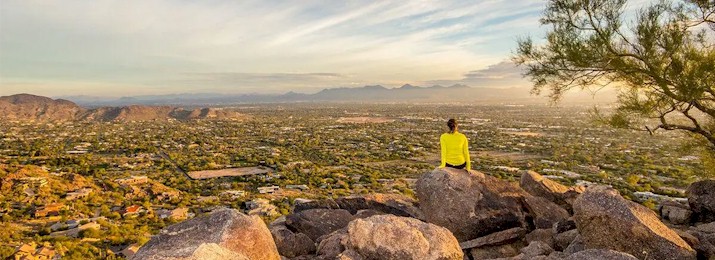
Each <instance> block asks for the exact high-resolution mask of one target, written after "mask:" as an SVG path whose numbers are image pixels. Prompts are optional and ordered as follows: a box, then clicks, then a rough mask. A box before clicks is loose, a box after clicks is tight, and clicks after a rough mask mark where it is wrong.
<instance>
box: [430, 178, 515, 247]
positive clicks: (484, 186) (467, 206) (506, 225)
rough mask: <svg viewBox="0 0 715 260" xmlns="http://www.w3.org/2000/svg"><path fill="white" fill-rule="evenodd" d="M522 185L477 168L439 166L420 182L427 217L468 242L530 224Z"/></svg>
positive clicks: (459, 238) (431, 221)
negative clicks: (527, 219)
mask: <svg viewBox="0 0 715 260" xmlns="http://www.w3.org/2000/svg"><path fill="white" fill-rule="evenodd" d="M525 195H528V194H526V192H524V191H523V190H522V189H520V188H519V187H517V186H515V185H513V184H511V183H508V182H506V181H503V180H499V179H496V178H494V177H491V176H486V175H484V174H483V173H481V172H477V171H466V170H459V169H452V168H437V169H435V170H434V171H432V172H428V173H426V174H424V175H423V176H422V177H421V178H420V179H419V180H418V181H417V197H418V199H419V201H420V204H419V207H420V209H421V210H422V212H423V213H424V216H425V220H426V221H427V222H429V223H434V224H437V225H439V226H442V227H445V228H447V229H449V230H450V231H452V233H453V234H454V236H455V237H457V239H458V240H459V241H466V240H470V239H474V238H478V237H481V236H484V235H488V234H491V233H494V232H497V231H501V230H506V229H510V228H514V227H526V226H528V224H527V222H526V211H525V209H524V208H525V207H524V202H523V200H524V196H525Z"/></svg>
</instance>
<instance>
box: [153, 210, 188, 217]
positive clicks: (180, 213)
mask: <svg viewBox="0 0 715 260" xmlns="http://www.w3.org/2000/svg"><path fill="white" fill-rule="evenodd" d="M156 215H157V216H158V217H159V218H161V219H165V218H173V219H174V220H184V219H186V218H188V215H189V209H188V208H176V209H173V210H168V209H160V210H157V211H156Z"/></svg>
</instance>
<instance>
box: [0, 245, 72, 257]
mask: <svg viewBox="0 0 715 260" xmlns="http://www.w3.org/2000/svg"><path fill="white" fill-rule="evenodd" d="M8 259H15V260H21V259H22V260H25V259H32V260H55V259H60V255H58V254H57V253H56V252H55V250H54V249H53V248H51V247H47V246H43V247H40V248H37V246H36V245H35V243H30V244H22V245H21V246H19V247H17V249H16V250H15V254H13V256H12V258H8Z"/></svg>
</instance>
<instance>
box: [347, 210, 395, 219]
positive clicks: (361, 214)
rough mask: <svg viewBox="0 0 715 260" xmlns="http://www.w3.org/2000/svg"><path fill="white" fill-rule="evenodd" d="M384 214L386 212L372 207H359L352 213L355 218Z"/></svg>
mask: <svg viewBox="0 0 715 260" xmlns="http://www.w3.org/2000/svg"><path fill="white" fill-rule="evenodd" d="M384 214H387V213H385V212H382V211H377V210H373V209H361V210H358V211H357V213H355V215H353V216H354V217H355V218H367V217H372V216H375V215H384Z"/></svg>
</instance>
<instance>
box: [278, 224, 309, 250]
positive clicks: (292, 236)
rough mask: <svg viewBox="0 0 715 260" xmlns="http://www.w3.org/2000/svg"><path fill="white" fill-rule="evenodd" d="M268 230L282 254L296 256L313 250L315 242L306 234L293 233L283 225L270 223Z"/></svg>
mask: <svg viewBox="0 0 715 260" xmlns="http://www.w3.org/2000/svg"><path fill="white" fill-rule="evenodd" d="M270 230H271V235H273V240H274V241H275V242H276V247H278V253H280V254H281V255H282V256H285V257H297V256H301V255H308V254H311V253H314V252H315V242H313V240H312V239H310V237H308V236H307V235H306V234H303V233H293V231H290V230H289V229H288V228H287V227H286V226H283V225H272V226H271V228H270Z"/></svg>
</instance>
